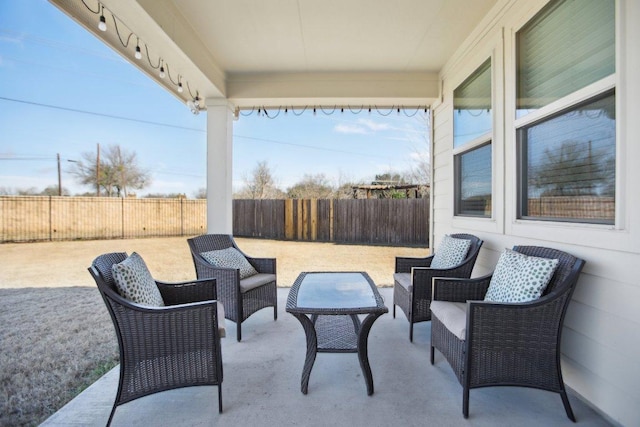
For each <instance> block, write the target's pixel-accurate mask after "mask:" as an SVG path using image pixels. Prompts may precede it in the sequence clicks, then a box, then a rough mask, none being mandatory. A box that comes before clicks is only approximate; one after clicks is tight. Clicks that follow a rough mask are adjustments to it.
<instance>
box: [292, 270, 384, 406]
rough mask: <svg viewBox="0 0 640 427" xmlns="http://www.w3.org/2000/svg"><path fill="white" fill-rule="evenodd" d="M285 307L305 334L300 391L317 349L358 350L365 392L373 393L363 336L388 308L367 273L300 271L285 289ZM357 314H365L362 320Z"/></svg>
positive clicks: (322, 351)
mask: <svg viewBox="0 0 640 427" xmlns="http://www.w3.org/2000/svg"><path fill="white" fill-rule="evenodd" d="M286 310H287V312H289V313H291V314H292V315H293V316H295V317H296V319H298V320H299V321H300V323H301V324H302V328H303V329H304V332H305V334H306V336H307V356H306V358H305V362H304V368H303V369H302V381H301V390H302V393H304V394H307V389H308V386H309V376H310V375H311V368H313V363H314V362H315V360H316V354H317V353H358V359H359V360H360V367H361V368H362V373H363V374H364V378H365V381H366V383H367V394H369V395H371V394H373V377H372V376H371V367H370V366H369V357H368V354H367V340H368V337H369V331H370V330H371V326H372V325H373V322H375V320H376V319H377V318H378V317H380V316H381V315H383V314H384V313H387V312H388V311H389V309H388V308H387V307H386V306H385V305H384V301H383V300H382V297H381V296H380V293H379V292H378V289H377V288H376V285H375V283H373V280H371V278H370V277H369V275H368V274H367V273H364V272H324V273H321V272H317V273H301V274H300V275H299V276H298V278H297V279H296V281H295V282H294V284H293V286H292V287H291V290H290V291H289V297H288V299H287V309H286ZM358 315H365V317H364V320H362V321H361V320H360V317H359V316H358Z"/></svg>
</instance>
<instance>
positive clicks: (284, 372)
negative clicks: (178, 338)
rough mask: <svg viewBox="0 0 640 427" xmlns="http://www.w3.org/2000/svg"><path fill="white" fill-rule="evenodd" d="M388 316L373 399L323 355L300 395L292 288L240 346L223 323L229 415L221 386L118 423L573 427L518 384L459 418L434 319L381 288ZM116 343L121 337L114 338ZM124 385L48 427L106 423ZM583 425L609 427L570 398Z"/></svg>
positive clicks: (187, 393)
mask: <svg viewBox="0 0 640 427" xmlns="http://www.w3.org/2000/svg"><path fill="white" fill-rule="evenodd" d="M380 291H381V294H382V295H383V297H384V298H385V301H386V305H387V307H389V313H388V314H385V315H383V316H382V317H380V318H379V319H378V320H377V321H376V323H375V324H374V325H373V328H372V329H371V333H370V335H369V361H370V363H371V369H372V372H373V379H374V387H375V393H374V394H373V395H372V396H367V392H366V385H365V381H364V378H363V376H362V371H361V370H360V365H359V363H358V359H357V356H356V355H355V354H352V353H348V354H326V353H321V354H318V357H317V358H316V362H315V365H314V367H313V370H312V372H311V379H310V381H309V393H308V394H307V395H303V394H302V393H301V392H300V375H301V373H302V365H303V362H304V357H305V351H306V347H305V346H306V344H305V342H306V341H305V337H304V332H303V330H302V327H301V325H300V323H299V322H298V321H297V320H296V319H295V318H294V317H293V316H291V315H290V314H289V313H287V312H285V305H286V299H287V295H288V292H289V288H279V289H278V304H279V307H278V320H277V321H275V322H274V321H273V311H272V310H270V309H264V310H261V311H260V312H258V313H256V314H254V315H253V316H251V317H250V318H249V319H248V320H246V321H245V322H244V323H243V332H242V336H243V339H242V342H240V343H238V342H237V341H236V340H235V323H233V322H230V321H227V322H226V325H227V338H223V340H222V341H223V344H222V357H223V366H224V382H223V384H222V399H223V409H224V412H223V413H222V414H219V413H218V406H217V389H216V388H215V387H191V388H184V389H177V390H171V391H166V392H163V393H158V394H155V395H152V396H148V397H144V398H141V399H138V400H136V401H133V402H130V403H127V404H125V405H122V406H120V407H118V409H117V410H116V414H115V417H114V419H113V423H112V425H113V426H200V425H219V426H342V425H349V426H392V425H402V426H425V425H429V426H469V425H472V426H491V427H494V426H519V427H526V426H563V425H566V426H573V425H575V424H574V423H572V422H571V421H570V420H569V419H568V418H567V417H566V414H565V411H564V408H563V406H562V401H561V399H560V396H559V395H558V394H555V393H550V392H545V391H541V390H533V389H526V388H519V387H492V388H484V389H476V390H472V391H471V398H470V416H469V419H468V420H465V419H464V418H463V416H462V387H461V386H460V384H459V383H458V382H457V380H456V378H455V376H454V374H453V372H452V370H451V368H450V367H449V365H448V364H447V362H446V360H444V358H443V356H442V355H441V354H439V353H437V352H436V364H435V365H434V366H431V365H430V364H429V337H430V323H429V322H424V323H420V324H417V325H416V327H415V330H414V342H413V343H411V342H409V324H408V322H407V320H406V318H405V317H404V314H403V313H402V312H401V311H400V310H399V309H398V310H399V312H398V316H397V318H396V319H393V317H392V314H391V311H392V301H393V297H392V290H391V288H382V289H380ZM114 339H115V337H114ZM117 386H118V368H117V367H116V368H114V369H113V370H112V371H110V372H109V373H107V374H106V375H105V376H104V377H102V378H101V379H100V380H98V381H97V382H96V383H94V384H93V385H92V386H91V387H89V388H88V389H87V390H85V391H84V392H83V393H81V394H80V395H79V396H78V397H76V398H75V399H74V400H72V401H71V402H69V403H68V404H67V405H66V406H65V407H63V408H62V409H61V410H60V411H58V412H57V413H55V414H54V415H53V416H51V417H50V418H49V419H47V420H46V421H45V422H44V423H43V424H42V426H46V427H54V426H74V425H78V426H80V425H81V426H104V425H105V424H106V422H107V419H108V417H109V412H110V410H111V405H112V403H113V399H114V397H115V393H116V390H117ZM569 400H570V401H571V404H572V406H573V410H574V413H575V415H576V418H577V420H578V424H579V425H580V426H585V427H586V426H607V425H610V424H609V423H608V422H607V421H606V420H605V419H603V418H602V417H601V416H600V415H599V414H598V413H596V412H595V411H594V410H593V409H591V408H590V407H589V406H587V405H586V404H585V403H584V402H582V401H581V400H580V399H579V398H578V397H577V396H576V395H574V394H572V393H570V394H569Z"/></svg>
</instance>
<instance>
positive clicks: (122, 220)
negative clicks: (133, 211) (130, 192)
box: [120, 197, 124, 239]
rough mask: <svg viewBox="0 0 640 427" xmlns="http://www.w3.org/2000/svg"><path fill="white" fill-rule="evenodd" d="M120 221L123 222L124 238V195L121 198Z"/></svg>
mask: <svg viewBox="0 0 640 427" xmlns="http://www.w3.org/2000/svg"><path fill="white" fill-rule="evenodd" d="M120 223H121V224H122V238H123V239H124V197H121V198H120Z"/></svg>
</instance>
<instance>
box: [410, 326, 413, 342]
mask: <svg viewBox="0 0 640 427" xmlns="http://www.w3.org/2000/svg"><path fill="white" fill-rule="evenodd" d="M409 341H411V342H413V322H409Z"/></svg>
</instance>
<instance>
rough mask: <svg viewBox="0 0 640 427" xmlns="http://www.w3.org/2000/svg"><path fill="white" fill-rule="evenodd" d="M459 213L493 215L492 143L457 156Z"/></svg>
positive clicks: (457, 203)
mask: <svg viewBox="0 0 640 427" xmlns="http://www.w3.org/2000/svg"><path fill="white" fill-rule="evenodd" d="M454 164H455V173H456V183H459V184H458V185H456V192H457V194H456V198H455V201H456V206H455V211H456V214H458V215H472V216H485V217H490V216H491V144H486V145H483V146H481V147H479V148H476V149H473V150H469V151H467V152H465V153H462V154H459V155H457V156H456V157H455V162H454Z"/></svg>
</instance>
